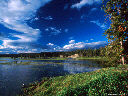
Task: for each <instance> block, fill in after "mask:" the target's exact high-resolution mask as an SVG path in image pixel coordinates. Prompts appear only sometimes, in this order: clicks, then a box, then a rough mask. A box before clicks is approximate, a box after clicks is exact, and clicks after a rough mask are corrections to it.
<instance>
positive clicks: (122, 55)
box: [120, 40, 125, 65]
mask: <svg viewBox="0 0 128 96" xmlns="http://www.w3.org/2000/svg"><path fill="white" fill-rule="evenodd" d="M120 43H121V49H123V40H121V41H120ZM121 57H122V64H123V65H124V63H125V58H124V53H122V54H121Z"/></svg>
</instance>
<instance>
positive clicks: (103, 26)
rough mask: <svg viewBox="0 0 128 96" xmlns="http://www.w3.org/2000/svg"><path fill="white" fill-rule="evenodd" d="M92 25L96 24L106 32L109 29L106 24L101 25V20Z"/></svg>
mask: <svg viewBox="0 0 128 96" xmlns="http://www.w3.org/2000/svg"><path fill="white" fill-rule="evenodd" d="M90 22H91V23H94V24H96V25H97V26H99V27H100V28H101V29H103V30H105V29H106V28H107V25H106V24H104V23H100V22H99V20H96V21H90Z"/></svg>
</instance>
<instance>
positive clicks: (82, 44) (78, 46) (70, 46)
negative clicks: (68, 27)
mask: <svg viewBox="0 0 128 96" xmlns="http://www.w3.org/2000/svg"><path fill="white" fill-rule="evenodd" d="M105 44H107V42H105V41H98V42H92V43H85V42H78V43H69V44H68V45H65V46H63V49H66V50H70V49H81V48H90V47H91V48H92V47H97V46H102V45H105Z"/></svg>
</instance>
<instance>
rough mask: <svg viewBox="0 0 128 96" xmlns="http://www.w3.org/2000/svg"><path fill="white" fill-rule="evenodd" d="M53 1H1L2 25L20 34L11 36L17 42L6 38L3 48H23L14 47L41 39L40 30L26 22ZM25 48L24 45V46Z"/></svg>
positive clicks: (0, 19) (0, 17)
mask: <svg viewBox="0 0 128 96" xmlns="http://www.w3.org/2000/svg"><path fill="white" fill-rule="evenodd" d="M50 1H51V0H1V1H0V23H1V24H3V25H4V26H5V27H7V28H9V29H12V30H15V31H17V32H19V33H20V34H21V35H19V33H15V34H11V36H12V37H17V38H18V39H17V40H12V39H8V38H5V39H4V40H3V44H2V46H3V47H4V48H21V46H14V44H15V43H19V44H23V43H28V45H29V43H32V42H36V41H37V40H38V39H39V37H40V30H39V29H33V28H32V27H30V26H29V25H27V23H26V21H27V20H29V19H31V18H33V17H34V16H35V13H36V11H37V9H39V8H40V7H41V6H44V5H45V4H46V3H48V2H50ZM22 46H23V45H22Z"/></svg>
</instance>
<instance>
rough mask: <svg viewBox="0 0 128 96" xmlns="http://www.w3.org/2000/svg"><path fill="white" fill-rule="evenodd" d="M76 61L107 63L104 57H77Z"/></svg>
mask: <svg viewBox="0 0 128 96" xmlns="http://www.w3.org/2000/svg"><path fill="white" fill-rule="evenodd" d="M76 59H77V60H104V61H107V58H105V57H78V58H76Z"/></svg>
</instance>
